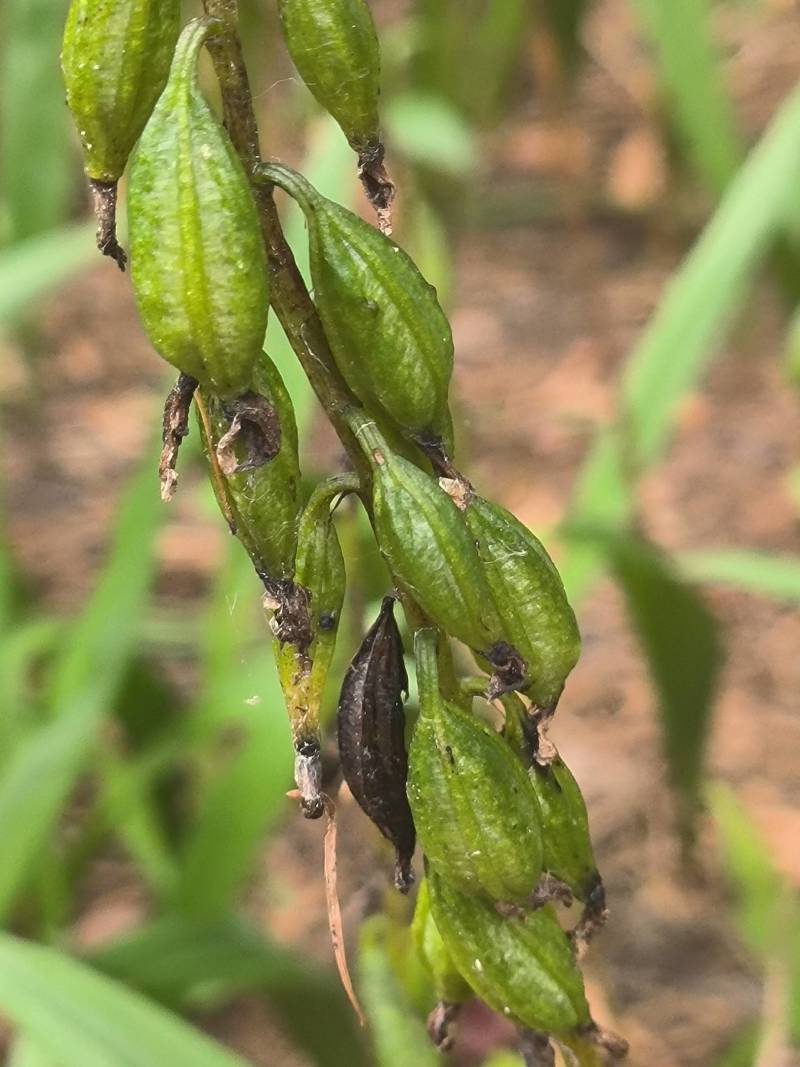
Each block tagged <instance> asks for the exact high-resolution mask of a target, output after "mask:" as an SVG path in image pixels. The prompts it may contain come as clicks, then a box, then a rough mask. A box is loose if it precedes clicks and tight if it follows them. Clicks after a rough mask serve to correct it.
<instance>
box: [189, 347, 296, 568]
mask: <svg viewBox="0 0 800 1067" xmlns="http://www.w3.org/2000/svg"><path fill="white" fill-rule="evenodd" d="M253 394H254V396H255V397H257V398H261V400H262V401H263V403H264V405H265V406H267V407H269V408H270V409H271V410H272V411H273V412H274V413H275V416H276V418H277V425H278V428H279V448H278V451H277V454H276V455H274V456H273V458H272V459H270V460H269V461H267V462H265V463H262V464H259V465H258V466H253V467H248V466H247V464H246V463H245V464H244V468H245V469H243V470H241V469H240V473H234V474H230V475H228V476H227V477H225V478H224V488H225V495H226V500H224V501H221V502H220V503H221V505H222V508H223V511H224V510H225V508H226V507H230V509H231V511H232V513H233V514H232V518H233V524H234V526H235V530H234V532H235V533H236V534H237V536H238V537H239V538H240V540H241V541H242V544H243V545H244V546H245V548H246V549H247V551H248V553H249V554H250V556H251V558H252V560H253V563H254V565H255V567H256V570H257V571H258V573H259V574H260V575H261V577H262V578H271V579H277V580H281V579H288V578H290V577H291V575H292V573H293V571H294V561H295V549H296V547H297V519H298V511H299V505H298V491H299V487H300V467H299V463H298V458H297V449H298V445H297V425H296V423H295V418H294V408H293V406H292V401H291V398H290V397H289V394H288V392H287V391H286V386H285V385H284V384H283V379H282V378H281V376H280V373H279V371H278V369H277V367H276V366H275V364H274V363H273V362H272V360H271V359H270V358H269V356H268V355H267V354H266V353H262V354H261V357H260V359H259V360H258V362H257V363H256V366H255V369H254V372H253ZM204 399H205V401H206V405H207V407H208V413H209V420H210V429H211V436H212V440H211V445H212V447H214V448H215V449H216V448H217V446H218V445H219V443H220V441H221V440H223V439H224V436H225V434H226V433H228V432H229V430H228V428H229V426H230V413H229V412H228V411H227V410H226V406H225V403H224V402H223V401H220V400H218V399H217V398H216V397H214V396H213V395H208V394H205V395H204ZM216 488H219V487H218V486H217V487H216Z"/></svg>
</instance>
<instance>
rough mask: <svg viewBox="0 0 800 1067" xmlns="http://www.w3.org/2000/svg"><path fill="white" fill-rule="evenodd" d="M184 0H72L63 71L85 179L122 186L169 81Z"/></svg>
mask: <svg viewBox="0 0 800 1067" xmlns="http://www.w3.org/2000/svg"><path fill="white" fill-rule="evenodd" d="M179 26H180V3H179V0H72V3H71V4H70V8H69V13H68V15H67V24H66V27H65V30H64V42H63V47H62V51H61V67H62V70H63V72H64V84H65V86H66V89H67V104H68V106H69V109H70V111H71V112H72V115H73V117H74V119H75V123H76V125H77V127H78V131H79V133H80V136H81V142H82V144H83V151H84V159H85V168H86V173H87V175H88V176H89V177H90V178H93V179H95V180H97V181H102V182H116V181H117V179H118V178H120V177H121V175H122V172H123V171H124V170H125V164H126V163H127V160H128V156H129V155H130V153H131V151H132V150H133V146H134V145H135V144H136V142H137V141H138V139H139V135H140V134H141V132H142V130H143V129H144V126H145V123H146V122H147V120H148V118H149V117H150V112H151V111H152V110H153V107H154V106H155V102H156V100H158V98H159V96H160V95H161V90H162V89H163V88H164V85H165V83H166V80H167V75H168V73H169V66H170V62H171V61H172V53H173V51H174V49H175V42H176V41H177V39H178V29H179Z"/></svg>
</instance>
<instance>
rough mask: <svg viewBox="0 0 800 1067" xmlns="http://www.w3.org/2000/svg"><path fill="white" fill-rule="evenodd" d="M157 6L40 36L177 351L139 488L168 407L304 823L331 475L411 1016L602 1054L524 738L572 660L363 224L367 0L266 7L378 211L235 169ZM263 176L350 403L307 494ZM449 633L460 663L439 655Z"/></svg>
mask: <svg viewBox="0 0 800 1067" xmlns="http://www.w3.org/2000/svg"><path fill="white" fill-rule="evenodd" d="M179 6H180V5H179V4H178V3H177V0H113V2H112V0H73V3H72V6H71V9H70V14H69V19H68V23H67V28H66V34H65V40H64V50H63V66H64V74H65V81H66V85H67V90H68V94H67V98H68V103H69V105H70V107H71V109H72V111H73V113H74V116H75V119H76V123H77V125H78V128H79V130H80V133H81V137H82V140H83V145H84V150H85V158H86V171H87V174H88V176H89V178H90V181H91V183H92V185H93V189H94V192H95V201H96V204H98V206H99V223H100V230H99V232H98V244H99V245H100V247H101V250H102V251H104V252H105V253H106V254H110V255H112V256H113V257H114V258H115V259H116V260H117V262H118V263H119V264H120V266H124V264H125V255H124V253H123V252H122V250H121V248H120V247H119V244H118V242H117V239H116V234H115V230H114V217H113V206H114V203H115V197H116V191H115V190H116V182H117V181H118V180H119V178H120V177H121V175H122V173H123V171H124V170H125V168H126V166H128V168H129V183H128V204H129V218H130V258H131V277H132V282H133V288H134V293H135V297H136V302H137V306H138V310H139V314H140V318H141V321H142V325H143V327H144V329H145V332H146V333H147V335H148V337H149V339H150V341H151V342H152V344H153V346H154V348H155V349H156V350H157V351H158V352H159V353H160V355H161V356H162V357H163V358H164V359H165V360H167V361H168V362H169V363H171V364H172V365H173V366H174V367H175V368H176V369H177V370H178V371H179V372H180V378H179V380H178V384H177V386H176V388H175V389H174V390H173V391H172V393H171V394H170V398H169V401H168V404H167V409H166V411H165V423H164V433H165V453H164V457H163V459H162V466H161V478H162V493H163V495H164V496H165V497H169V496H170V495H171V493H172V491H173V490H174V487H175V482H176V479H177V475H176V474H175V469H174V468H175V460H176V456H177V448H178V444H179V443H180V438H181V437H182V436H183V435H184V434H185V433H186V432H187V429H188V421H187V418H188V410H189V406H190V404H191V403H192V401H193V400H194V402H195V403H196V406H197V410H198V414H199V421H200V426H201V433H202V436H203V439H204V444H205V447H206V451H207V456H208V461H209V466H210V469H211V473H212V482H213V485H214V489H215V492H216V494H217V497H218V500H219V503H220V507H221V509H222V511H223V513H224V515H225V518H226V519H227V521H228V523H229V525H230V527H231V530H232V531H233V532H234V533H235V534H236V535H237V536H238V537H239V538H240V540H241V541H242V544H243V545H244V547H245V548H246V550H247V552H248V553H249V554H250V557H251V559H252V561H253V564H254V567H255V569H256V571H257V573H258V575H259V576H260V578H261V579H262V581H263V584H264V587H265V594H266V595H265V605H266V607H267V610H268V612H269V616H270V625H271V628H272V633H273V638H274V645H275V654H276V659H277V663H278V671H279V676H280V680H281V685H282V688H283V691H284V695H285V699H286V706H287V709H288V712H289V718H290V723H291V727H292V737H293V742H294V747H295V771H296V780H297V787H298V792H299V796H300V802H301V808H302V810H303V813H304V814H305V815H306V816H307V817H309V818H317V817H319V816H321V815H322V814H323V812H324V811H325V810H326V806H327V804H328V801H327V798H326V797H325V796H324V794H323V792H322V774H321V750H322V742H321V735H320V708H321V702H322V697H323V690H324V687H325V682H326V678H327V675H328V673H329V670H330V667H331V664H332V662H333V652H334V647H335V642H336V635H337V627H338V622H339V618H340V615H341V610H342V603H343V598H344V593H345V579H346V575H345V566H344V559H343V555H342V549H341V546H340V543H339V539H338V536H337V532H336V526H335V522H334V512H335V508H336V505H337V503H338V501H339V500H340V499H341V498H342V497H343V496H344V495H347V494H355V495H356V496H358V497H360V498H361V500H362V502H363V504H364V506H365V507H366V508H367V511H368V514H369V516H370V518H371V522H372V526H373V530H374V534H375V538H376V541H377V544H378V547H379V549H380V552H381V553H382V555H383V557H384V559H385V561H386V564H387V565H388V569H389V571H390V573H391V575H392V581H393V583H394V587H395V588H394V590H393V591H392V592H391V594H390V595H387V596H386V597H385V598H384V600H383V603H382V605H381V608H380V612H379V614H378V618H377V620H376V621H375V623H374V624H373V625H372V626H371V627H370V628H369V630H368V631H367V633H366V635H365V636H364V638H363V641H362V642H361V645H360V647H359V648H358V649H357V651H356V652H355V655H354V656H353V659H352V662H351V664H350V666H349V668H348V670H347V671H346V673H345V676H344V679H343V681H342V684H341V695H340V699H339V703H338V723H337V733H338V746H339V756H340V761H341V768H342V772H343V776H344V779H345V781H346V782H347V785H348V787H349V789H350V792H351V793H352V795H353V797H354V798H355V800H356V801H357V803H358V804H359V805H360V807H361V808H362V809H363V811H364V812H365V813H366V815H367V816H368V817H369V818H370V819H371V820H372V822H373V823H374V824H375V826H376V827H377V829H378V830H379V831H380V833H381V834H383V836H384V837H385V838H387V839H388V840H389V841H390V842H391V843H392V844H393V845H394V847H395V850H396V854H397V862H396V868H395V875H394V880H395V884H396V886H397V888H398V889H399V890H400V891H402V892H408V891H409V890H410V888H411V886H412V884H413V881H414V876H413V871H412V859H413V856H414V853H415V848H416V846H417V844H419V845H420V846H421V851H422V856H423V859H422V864H423V865H424V870H425V877H424V879H422V880H421V882H420V885H419V887H418V889H417V899H416V909H415V915H414V920H413V924H412V929H413V934H414V939H415V942H416V944H417V947H418V950H419V953H420V956H421V958H422V960H423V961H424V963H425V964H426V966H427V967H428V968H429V971H430V974H431V979H432V983H433V986H434V988H435V992H436V996H437V1000H438V1002H437V1004H436V1007H435V1008H434V1010H433V1012H432V1013H431V1017H430V1026H429V1029H430V1032H431V1036H432V1038H433V1039H434V1040H435V1042H436V1043H437V1044H438V1045H439V1046H440V1047H446V1046H447V1044H448V1043H449V1042H450V1040H451V1036H452V1034H451V1031H452V1022H453V1020H454V1018H455V1017H456V1014H457V1010H458V1006H459V1005H460V1004H462V1003H463V1002H465V1001H466V1000H467V999H469V998H470V997H473V996H477V997H479V998H481V999H482V1000H483V1001H485V1002H486V1003H487V1004H488V1005H489V1006H490V1007H492V1008H494V1009H495V1010H497V1011H498V1012H501V1013H502V1014H504V1015H505V1016H507V1017H509V1018H510V1019H512V1020H513V1021H514V1022H516V1023H517V1025H518V1026H519V1027H520V1031H521V1033H523V1034H527V1035H528V1037H527V1039H526V1040H528V1043H529V1044H530V1045H531V1046H532V1047H533V1046H534V1045H535V1046H536V1048H538V1049H539V1051H540V1053H541V1052H542V1050H544V1052H543V1053H542V1055H543V1056H544V1059H541V1056H540V1059H541V1062H547V1056H548V1055H550V1054H551V1053H549V1052H548V1050H549V1048H550V1046H549V1043H548V1036H547V1035H553V1036H554V1037H555V1038H556V1039H558V1040H559V1041H561V1042H563V1043H564V1044H565V1045H566V1046H567V1047H569V1045H570V1042H573V1043H574V1042H575V1041H578V1040H581V1041H589V1042H592V1041H594V1042H595V1043H596V1044H598V1045H600V1044H602V1045H603V1047H604V1048H606V1049H607V1050H608V1051H610V1052H612V1053H617V1054H619V1053H621V1051H622V1048H623V1043H618V1044H616V1045H615V1044H614V1042H613V1041H611V1040H610V1039H609V1038H608V1036H607V1035H603V1034H602V1033H601V1031H599V1029H598V1028H597V1027H596V1025H595V1023H594V1022H593V1021H592V1018H591V1016H590V1013H589V1008H588V1005H587V1002H586V998H585V994H584V986H583V978H582V975H581V971H580V967H579V961H580V957H581V955H582V953H583V950H584V948H585V946H586V944H587V943H588V940H589V938H590V936H591V934H592V933H593V931H594V929H595V928H596V927H597V926H598V925H599V924H600V923H601V922H602V921H603V919H604V916H605V903H604V894H603V887H602V881H601V879H600V876H599V874H598V872H597V869H596V865H595V862H594V857H593V854H592V847H591V842H590V838H589V829H588V821H587V815H586V808H585V805H584V802H583V798H582V796H581V792H580V789H579V788H578V785H577V783H576V782H575V779H574V778H573V776H572V775H571V773H570V771H569V769H568V768H567V767H566V765H565V764H564V762H563V760H561V758H560V757H559V756H558V753H557V752H556V751H555V748H554V747H553V745H552V743H551V742H550V741H549V740H548V739H547V736H546V728H547V725H548V723H549V720H550V718H551V717H552V715H553V713H554V711H555V709H556V705H557V703H558V700H559V697H560V696H561V692H562V690H563V688H564V683H565V681H566V678H567V676H568V674H569V672H570V671H571V670H572V668H573V666H574V665H575V662H576V660H577V658H578V654H579V646H580V640H579V635H578V629H577V624H576V621H575V616H574V614H573V612H572V609H571V608H570V605H569V603H568V601H567V597H566V594H565V592H564V588H563V585H562V582H561V579H560V577H559V574H558V571H557V570H556V568H555V566H554V565H553V563H552V561H551V559H550V557H549V556H548V554H547V552H546V550H545V548H544V547H543V545H542V544H541V543H540V541H538V540H537V538H536V537H534V535H533V534H532V533H531V532H530V531H529V530H527V529H526V528H525V527H524V526H523V525H522V524H521V523H520V522H519V521H518V520H517V519H515V518H514V516H513V515H511V514H510V513H509V512H507V511H506V510H505V509H504V508H502V507H500V506H499V505H497V504H494V503H492V502H490V501H488V500H485V499H483V498H481V497H480V496H478V495H477V494H476V493H475V491H474V490H473V488H472V486H471V484H470V483H469V481H468V480H467V479H466V478H465V477H464V476H463V475H462V474H460V473H459V471H458V469H457V467H456V465H455V457H454V454H453V433H452V420H451V416H450V409H449V404H448V392H449V384H450V376H451V372H452V365H453V342H452V336H451V331H450V326H449V323H448V321H447V318H446V316H445V314H444V312H443V311H442V309H441V307H440V306H439V302H438V299H437V296H436V292H435V290H434V289H433V287H432V286H431V285H429V284H428V282H427V281H426V280H425V279H424V278H423V276H422V274H421V273H420V271H419V269H418V268H417V266H416V265H415V264H414V262H413V260H412V259H411V258H410V257H409V256H408V255H407V254H406V253H405V252H404V251H403V250H402V249H401V248H400V247H399V246H398V245H397V244H395V243H394V242H393V241H392V240H391V238H390V237H389V236H388V233H387V231H389V229H390V226H389V216H388V211H389V206H390V204H391V200H392V197H393V195H394V186H393V185H392V183H391V182H390V181H389V179H388V178H387V177H386V173H385V170H384V169H383V156H384V150H383V145H382V142H381V138H380V131H379V126H378V95H379V82H380V77H379V54H378V42H377V36H376V34H375V29H374V26H373V23H372V18H371V15H370V12H369V9H368V7H367V5H366V3H365V0H279V4H278V6H279V11H280V19H281V25H282V27H283V31H284V36H285V40H286V44H287V47H288V51H289V53H290V55H291V57H292V59H293V61H294V63H295V65H296V67H297V70H298V72H299V73H300V75H301V77H302V78H303V80H304V81H305V83H306V84H307V86H308V88H309V89H310V90H311V92H312V93H313V95H314V96H315V97H316V99H317V100H318V102H319V103H320V104H321V105H322V106H323V107H324V108H326V109H327V110H328V111H329V112H330V114H331V115H332V116H333V117H334V118H335V119H336V120H337V121H338V123H339V124H340V126H341V127H342V129H343V131H344V133H345V135H346V137H347V139H348V141H349V143H350V144H351V146H352V147H353V149H354V150H355V151H356V153H357V154H358V167H359V175H360V177H361V179H362V182H363V184H364V187H365V190H366V192H367V195H368V197H369V198H370V200H371V202H372V203H373V206H374V207H375V208H376V211H377V214H378V223H379V226H378V228H375V227H373V226H371V225H370V224H368V223H367V222H365V221H364V220H363V219H361V218H359V217H358V216H356V215H355V214H353V213H352V212H350V211H348V210H346V209H345V208H343V207H341V206H340V205H338V204H335V203H333V202H331V201H329V200H327V199H325V198H324V197H323V196H321V195H320V193H318V192H317V191H316V190H315V189H314V188H313V187H312V185H311V184H310V183H309V182H308V181H307V180H306V179H305V178H304V177H303V176H302V175H300V174H298V173H296V172H295V171H293V170H291V169H289V168H288V167H286V166H284V165H281V164H278V163H264V164H260V165H258V166H257V167H256V168H255V170H254V171H253V172H252V173H248V172H246V170H245V168H244V166H243V164H242V162H241V161H240V157H239V155H238V154H237V152H236V150H235V149H234V146H233V144H232V143H231V140H230V138H229V135H228V133H227V132H226V130H225V129H224V128H223V126H222V125H221V124H220V123H219V121H218V120H217V118H216V117H215V115H214V113H213V111H212V109H211V108H210V107H209V104H208V102H207V100H206V98H205V96H204V94H203V91H202V89H201V87H200V85H199V82H198V74H197V65H198V57H199V55H200V52H201V50H202V48H203V47H204V45H206V44H208V43H209V42H212V43H213V40H214V38H215V37H217V36H218V35H220V34H222V33H224V32H229V29H227V28H226V27H224V26H223V25H222V24H221V23H219V22H217V21H216V20H214V19H213V18H200V19H195V20H194V21H192V22H190V23H189V24H188V25H186V26H185V27H184V28H183V30H182V31H181V32H180V33H179V10H178V9H179ZM129 157H130V161H129ZM263 185H268V186H277V187H279V188H280V189H282V190H284V191H285V192H286V193H288V194H289V195H290V196H291V197H292V198H293V199H294V200H296V202H297V203H298V204H299V206H300V208H301V209H302V211H303V212H304V214H305V217H306V222H307V228H308V242H309V252H310V270H311V278H312V282H313V293H314V305H315V308H316V313H317V314H318V316H319V319H320V322H321V325H322V328H323V330H324V335H325V338H326V339H327V343H328V346H329V348H330V353H331V356H332V359H333V361H334V363H335V367H336V370H337V372H338V374H339V375H340V376H341V379H342V381H343V388H344V389H346V391H347V396H348V397H349V400H348V402H347V404H346V405H344V407H343V408H341V409H340V410H338V412H337V415H338V416H339V418H340V419H341V421H342V422H343V423H344V425H345V426H346V427H347V429H348V430H349V432H350V434H351V437H352V440H353V441H355V442H356V447H357V449H358V450H359V454H360V457H361V468H360V469H361V473H360V474H359V475H357V474H355V473H353V474H343V475H335V476H333V477H330V478H328V479H326V480H323V481H321V482H320V483H319V484H318V485H317V486H316V488H314V490H313V491H312V492H311V494H310V496H309V497H308V499H305V500H304V499H303V496H302V492H301V482H300V470H299V464H298V440H297V428H296V425H295V419H294V413H293V410H292V405H291V401H290V399H289V396H288V394H287V391H286V389H285V387H284V384H283V382H282V380H281V377H280V375H279V373H278V371H277V369H276V367H275V366H274V364H273V363H272V361H271V360H270V359H269V357H268V355H267V354H266V353H265V352H264V351H263V348H262V345H263V339H264V335H265V330H266V324H267V314H268V308H269V304H270V270H269V269H268V259H267V254H266V251H265V246H264V241H263V237H262V230H261V226H260V223H259V214H258V207H257V193H258V191H259V186H263ZM364 472H366V474H365V473H364ZM398 600H400V601H401V602H402V603H403V604H404V606H407V607H409V608H410V609H411V610H409V611H408V612H407V617H408V620H409V629H410V630H411V631H412V633H413V653H414V660H415V669H416V677H417V691H418V694H419V709H418V715H417V718H416V722H415V724H414V728H413V731H412V734H411V740H410V745H407V737H406V735H407V730H406V715H405V707H404V705H405V701H406V699H407V694H408V678H407V674H406V661H405V650H404V647H403V640H402V637H401V631H400V629H399V627H398V624H397V622H396V620H395V616H394V612H395V607H396V604H397V601H398ZM451 641H455V642H459V643H460V644H461V645H463V646H465V655H466V650H469V653H471V654H472V655H473V656H474V657H475V660H476V662H477V664H478V668H479V669H482V670H484V671H485V674H484V675H483V676H480V677H478V678H476V677H475V676H474V675H473V676H471V677H469V678H465V679H461V680H459V679H458V678H457V677H456V676H455V674H454V671H453V668H452V664H453V659H452V655H451V645H450V642H451ZM461 658H462V659H463V658H464V656H462V657H461ZM443 665H445V667H446V669H443ZM479 696H482V697H483V698H484V704H483V708H484V709H486V707H487V702H488V703H493V704H494V706H495V709H496V711H497V712H498V713H500V714H501V716H502V718H501V722H502V725H501V727H500V728H498V727H497V726H496V724H493V723H490V721H488V720H487V719H486V718H484V717H482V716H481V714H480V713H479V712H478V711H477V710H476V708H475V706H474V705H475V700H476V699H477V698H478V697H479ZM495 722H496V721H495ZM573 899H575V900H578V901H580V902H581V903H582V904H583V914H582V916H581V917H580V919H579V920H578V922H577V923H576V924H574V925H573V927H572V929H571V930H568V929H565V927H564V926H563V925H562V922H561V920H560V918H559V913H558V912H557V909H556V906H555V905H556V903H558V902H561V903H569V902H572V900H573ZM532 1033H533V1034H534V1037H531V1036H530V1035H531V1034H532Z"/></svg>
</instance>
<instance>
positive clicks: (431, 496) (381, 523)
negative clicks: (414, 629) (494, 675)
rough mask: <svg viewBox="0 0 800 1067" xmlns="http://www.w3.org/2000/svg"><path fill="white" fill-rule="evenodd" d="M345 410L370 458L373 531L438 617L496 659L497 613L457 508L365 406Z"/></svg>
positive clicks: (400, 576)
mask: <svg viewBox="0 0 800 1067" xmlns="http://www.w3.org/2000/svg"><path fill="white" fill-rule="evenodd" d="M346 418H347V421H348V424H349V425H350V427H351V429H352V430H353V433H354V434H355V435H356V437H357V439H358V441H359V444H360V445H361V447H362V448H363V449H364V452H365V455H366V456H367V458H368V459H369V460H370V463H371V465H372V474H373V479H372V487H373V501H372V503H373V514H374V522H375V534H376V537H377V540H378V546H379V548H380V550H381V553H382V554H383V556H384V558H385V559H386V562H387V563H388V565H389V568H390V570H391V571H392V573H393V574H394V576H395V578H396V579H397V581H398V582H399V583H400V584H401V585H402V586H403V587H404V588H405V589H406V590H407V591H408V592H409V593H410V594H411V596H413V597H414V599H415V600H416V601H417V602H418V603H419V605H420V607H421V608H422V610H423V611H424V612H425V613H426V615H428V616H429V617H430V618H431V619H432V620H433V621H434V622H435V623H437V625H439V626H441V627H442V629H443V630H445V631H446V632H447V633H448V634H451V635H452V636H453V637H457V638H458V639H459V640H460V641H463V642H464V643H465V644H466V645H469V646H470V648H473V649H475V650H476V651H481V652H484V653H485V654H486V655H487V658H489V659H491V658H492V649H493V647H494V646H495V645H497V644H498V643H502V637H503V635H502V632H501V627H500V620H499V618H498V616H497V612H496V610H495V608H494V604H493V602H492V598H491V595H490V593H489V589H488V586H487V585H486V580H485V578H484V577H483V572H482V570H481V565H480V561H479V560H478V555H477V552H476V550H475V545H474V543H473V541H472V538H471V537H470V535H469V532H468V531H467V528H466V526H465V525H464V522H463V519H462V516H461V514H460V512H459V510H458V508H457V507H456V505H455V504H454V503H453V501H452V500H451V499H450V497H449V496H448V495H447V494H446V493H445V492H444V491H443V490H442V489H441V488H440V487H439V485H438V483H437V482H436V481H435V480H434V479H432V478H430V477H429V476H428V475H427V474H425V473H424V472H423V471H421V470H420V469H419V468H418V467H415V466H414V464H413V463H409V462H408V460H405V459H403V458H402V457H401V456H398V455H396V454H395V453H393V452H391V451H390V449H389V447H388V445H387V443H386V441H385V439H384V438H383V436H382V434H381V433H380V432H379V431H378V429H377V427H376V426H375V423H374V422H372V421H371V420H370V419H369V418H367V417H366V416H365V415H364V414H363V413H362V412H359V411H351V412H349V413H348V414H347V416H346Z"/></svg>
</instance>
